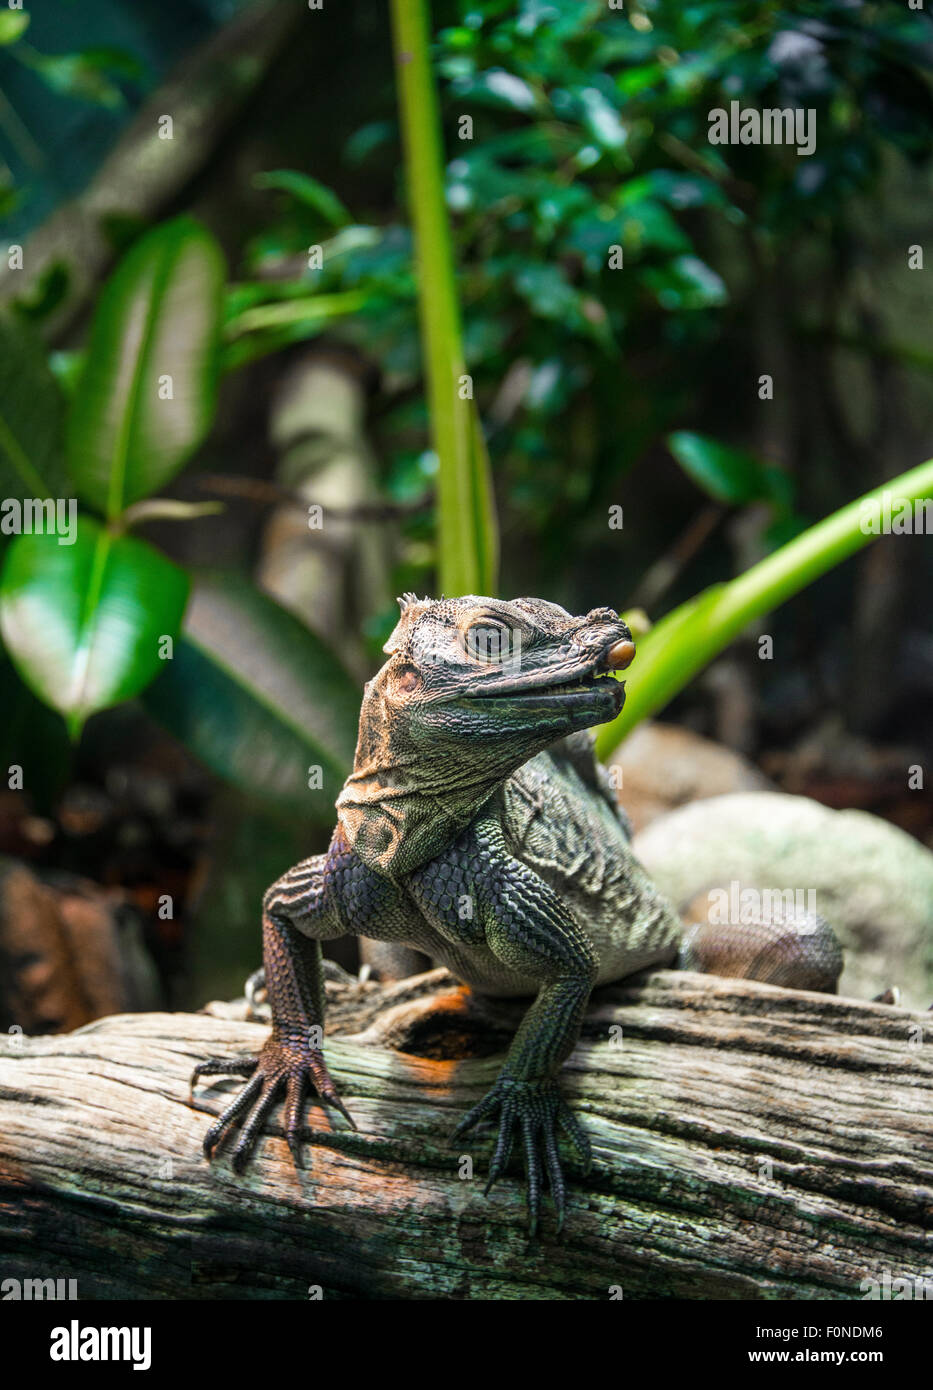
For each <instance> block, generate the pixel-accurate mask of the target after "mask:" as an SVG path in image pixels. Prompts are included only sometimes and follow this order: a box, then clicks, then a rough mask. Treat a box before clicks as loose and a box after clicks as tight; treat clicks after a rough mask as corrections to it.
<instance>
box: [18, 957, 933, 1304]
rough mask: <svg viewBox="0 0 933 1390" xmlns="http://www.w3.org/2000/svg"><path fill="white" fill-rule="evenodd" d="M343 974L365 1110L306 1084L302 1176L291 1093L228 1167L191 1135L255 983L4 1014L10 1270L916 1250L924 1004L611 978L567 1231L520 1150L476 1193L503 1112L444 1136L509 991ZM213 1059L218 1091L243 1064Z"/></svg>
mask: <svg viewBox="0 0 933 1390" xmlns="http://www.w3.org/2000/svg"><path fill="white" fill-rule="evenodd" d="M327 989H328V998H329V1006H330V1013H329V1029H328V1031H329V1035H330V1036H329V1038H328V1042H327V1046H326V1051H327V1055H328V1058H329V1062H330V1067H331V1070H332V1072H333V1074H334V1076H335V1077H336V1078H337V1081H338V1084H339V1086H340V1088H341V1091H342V1094H343V1097H344V1099H345V1101H346V1103H347V1105H348V1107H349V1109H350V1111H351V1113H352V1114H353V1116H354V1118H355V1120H356V1123H357V1124H358V1125H359V1133H358V1134H355V1133H353V1132H351V1131H350V1130H349V1129H348V1128H347V1127H346V1125H345V1124H344V1122H343V1121H342V1120H341V1119H340V1118H339V1117H338V1118H337V1119H336V1121H334V1122H333V1123H331V1122H330V1121H329V1120H327V1119H326V1118H324V1117H323V1116H322V1113H321V1111H320V1110H318V1109H316V1108H314V1107H311V1109H310V1123H311V1125H313V1127H314V1134H315V1144H314V1146H313V1151H309V1152H308V1154H307V1156H306V1164H307V1166H306V1167H305V1169H304V1171H302V1172H301V1173H298V1172H296V1171H295V1170H294V1168H293V1167H292V1163H291V1159H290V1156H289V1153H288V1150H287V1148H286V1145H285V1143H284V1140H283V1138H282V1129H281V1116H280V1115H279V1114H276V1116H275V1117H274V1119H273V1121H272V1122H271V1125H270V1133H269V1134H267V1135H266V1137H265V1138H264V1139H263V1140H262V1142H261V1146H260V1150H259V1153H258V1155H257V1157H256V1158H255V1159H254V1160H253V1163H252V1164H251V1165H250V1167H249V1168H248V1169H247V1172H246V1173H245V1175H243V1176H242V1177H237V1176H235V1175H234V1174H233V1172H232V1170H231V1168H230V1165H229V1161H228V1160H227V1159H226V1158H224V1157H223V1156H221V1157H220V1158H219V1159H216V1160H215V1162H214V1164H213V1166H208V1164H207V1163H206V1162H205V1161H204V1159H203V1157H202V1155H201V1140H202V1137H203V1134H204V1130H205V1128H206V1126H207V1124H208V1119H207V1116H206V1115H205V1114H202V1113H198V1112H197V1111H196V1110H194V1109H192V1108H190V1106H189V1104H188V1077H189V1074H190V1072H191V1069H192V1067H193V1066H194V1064H195V1063H196V1062H198V1061H200V1060H201V1059H203V1058H204V1057H206V1056H209V1055H211V1054H215V1053H219V1054H226V1053H229V1054H230V1055H231V1056H232V1055H234V1054H235V1053H238V1052H242V1051H255V1050H256V1049H257V1047H258V1046H259V1044H260V1043H261V1042H262V1040H263V1039H264V1037H265V1036H266V1030H265V1028H264V1027H263V1026H260V1025H257V1024H255V1023H248V1022H245V1021H243V1020H242V1017H237V1016H236V1015H237V1014H238V1013H240V1014H242V1006H239V1008H238V1007H237V1006H235V1005H218V1006H212V1009H211V1011H209V1012H208V1013H205V1014H197V1015H191V1014H158V1013H149V1014H124V1015H120V1016H116V1017H112V1018H106V1019H102V1020H99V1021H98V1022H96V1023H93V1024H90V1025H89V1026H88V1027H85V1028H83V1029H81V1030H80V1031H79V1032H76V1033H71V1034H66V1035H61V1036H54V1037H44V1038H28V1039H27V1038H15V1037H14V1038H11V1039H9V1040H4V1042H3V1044H2V1050H0V1278H4V1277H8V1276H15V1277H18V1278H20V1279H24V1278H34V1277H46V1276H54V1277H74V1278H76V1279H77V1281H78V1296H79V1298H102V1297H103V1298H108V1297H150V1298H152V1297H158V1298H166V1297H167V1298H192V1297H194V1298H208V1299H210V1298H230V1297H233V1298H238V1297H240V1298H242V1297H280V1298H302V1299H303V1298H308V1297H309V1296H314V1293H315V1291H316V1290H317V1289H319V1290H320V1291H321V1292H322V1293H323V1296H324V1297H346V1296H350V1297H367V1298H372V1297H405V1298H424V1297H427V1298H458V1299H459V1298H495V1299H500V1298H505V1299H522V1298H597V1299H600V1298H601V1299H608V1298H610V1297H613V1296H615V1297H618V1296H619V1291H620V1290H621V1291H622V1292H623V1293H624V1296H625V1297H626V1298H640V1297H671V1298H789V1299H795V1298H831V1299H858V1298H861V1297H864V1296H866V1289H867V1288H868V1285H866V1284H863V1281H866V1280H869V1279H872V1278H874V1279H877V1280H879V1281H880V1280H881V1279H882V1277H883V1275H884V1272H885V1271H888V1272H889V1274H890V1277H892V1278H903V1277H911V1278H916V1277H919V1276H922V1275H923V1274H924V1273H926V1274H927V1275H928V1276H929V1274H930V1271H931V1267H933V1241H931V1226H933V1141H931V1135H930V1114H931V1109H933V1105H931V1102H933V1048H931V1046H930V1041H929V1035H930V1028H931V1024H930V1019H929V1016H927V1015H923V1014H915V1013H910V1012H908V1011H907V1010H904V1009H898V1008H891V1007H888V1006H886V1005H881V1004H864V1003H860V1002H857V1001H854V1000H851V999H839V998H836V997H833V996H825V995H817V994H807V993H796V992H791V991H787V990H781V989H777V988H773V987H771V986H767V985H760V984H754V983H750V982H747V981H743V980H714V979H712V978H710V977H706V976H701V975H695V974H690V973H682V974H678V973H674V972H660V973H656V974H654V975H651V976H648V977H647V978H646V979H643V980H641V981H636V982H629V983H627V984H624V985H616V986H612V987H609V988H605V989H602V990H600V991H598V992H597V993H596V995H595V996H594V999H593V1003H592V1006H591V1008H590V1011H589V1013H588V1015H587V1020H586V1026H585V1030H584V1035H583V1039H582V1041H581V1043H580V1045H579V1046H578V1048H577V1049H576V1051H575V1052H574V1054H573V1056H572V1058H571V1059H570V1061H569V1063H568V1064H567V1066H566V1067H565V1069H564V1088H565V1093H566V1094H567V1096H568V1098H569V1099H570V1100H571V1102H572V1103H573V1104H574V1105H575V1108H576V1110H577V1112H578V1113H579V1114H581V1115H582V1117H583V1119H584V1122H585V1123H586V1125H587V1128H588V1130H589V1133H590V1135H591V1138H592V1141H593V1147H594V1154H595V1163H594V1166H593V1171H592V1172H591V1174H590V1175H589V1176H588V1177H583V1176H581V1175H580V1174H579V1173H576V1172H570V1183H569V1195H570V1209H569V1212H568V1217H567V1222H566V1226H565V1230H564V1233H563V1235H562V1236H561V1237H558V1236H557V1235H556V1234H555V1231H554V1221H553V1213H552V1211H551V1210H550V1208H548V1210H547V1211H546V1213H545V1217H544V1220H543V1229H542V1232H541V1234H540V1236H539V1238H538V1239H537V1240H536V1241H534V1242H531V1243H529V1240H528V1237H527V1234H526V1225H525V1210H524V1200H523V1192H522V1186H521V1182H520V1180H519V1177H518V1175H517V1174H515V1175H510V1176H509V1177H507V1178H506V1179H504V1180H502V1181H501V1182H500V1184H499V1185H498V1186H497V1187H496V1189H494V1191H493V1193H492V1194H491V1196H490V1197H489V1198H485V1197H484V1196H483V1193H482V1187H483V1174H484V1172H485V1167H486V1158H487V1155H488V1150H489V1140H488V1138H484V1140H483V1141H482V1142H478V1141H475V1140H473V1141H471V1142H470V1143H469V1144H468V1143H467V1141H466V1140H460V1141H458V1143H457V1145H456V1146H453V1147H452V1146H451V1144H450V1142H449V1135H450V1133H451V1131H452V1129H453V1127H454V1124H455V1122H456V1121H457V1119H458V1118H459V1117H461V1116H462V1115H463V1114H464V1113H465V1110H466V1107H467V1106H469V1105H471V1104H474V1103H475V1102H476V1101H477V1100H478V1099H479V1098H480V1096H481V1095H482V1094H483V1093H484V1091H485V1090H486V1088H487V1087H488V1086H489V1085H490V1084H491V1082H492V1080H493V1078H494V1076H495V1074H496V1071H497V1069H498V1065H499V1059H498V1058H493V1057H491V1056H490V1055H489V1053H490V1051H492V1050H499V1049H501V1047H502V1045H503V1043H504V1041H505V1040H506V1039H507V1037H508V1036H509V1035H510V1033H511V1031H512V1029H513V1028H514V1025H515V1020H516V1019H517V1018H518V1017H519V1016H520V1014H521V1012H522V1006H521V1005H520V1004H515V1003H501V1002H497V1003H492V1002H490V1001H481V1000H479V999H477V998H475V997H473V996H471V995H470V994H469V992H468V991H466V990H465V989H463V988H461V987H458V986H457V985H456V983H455V981H453V980H452V978H451V977H450V976H449V975H447V974H446V972H445V971H442V970H435V971H431V972H430V973H429V974H427V975H422V976H419V977H417V978H415V979H414V980H408V981H404V982H401V983H400V984H397V985H392V986H380V985H375V984H372V983H368V984H362V985H361V984H359V983H358V982H356V981H351V980H350V977H346V976H345V977H343V980H342V981H329V982H328V986H327ZM218 1015H222V1016H218ZM399 1048H403V1049H405V1050H404V1051H399V1050H394V1049H399ZM416 1053H417V1054H419V1055H415V1054H416ZM482 1054H485V1055H482ZM210 1080H213V1081H215V1084H214V1085H208V1084H204V1085H202V1087H200V1088H199V1090H198V1092H197V1096H198V1098H199V1103H200V1104H202V1105H203V1106H204V1107H205V1109H209V1110H210V1112H212V1113H216V1112H217V1110H218V1109H219V1108H220V1107H221V1105H223V1104H226V1103H227V1102H228V1101H229V1098H230V1095H231V1094H232V1093H233V1091H234V1090H235V1087H236V1085H237V1084H238V1083H236V1082H235V1081H233V1080H227V1079H214V1078H210ZM469 1155H472V1157H473V1159H474V1160H475V1169H476V1175H475V1177H473V1178H472V1179H471V1178H470V1177H469V1176H468V1173H469V1161H468V1157H467V1156H469Z"/></svg>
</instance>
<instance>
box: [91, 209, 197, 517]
mask: <svg viewBox="0 0 933 1390" xmlns="http://www.w3.org/2000/svg"><path fill="white" fill-rule="evenodd" d="M223 282H224V263H223V257H222V255H221V252H220V248H219V247H218V245H217V243H216V241H215V240H214V238H213V237H212V236H211V235H210V233H209V232H207V231H206V230H205V229H204V228H203V227H201V226H200V225H199V224H198V223H197V222H195V221H193V220H192V219H191V218H189V217H179V218H176V219H175V220H174V221H172V222H167V223H164V224H163V225H162V226H160V227H156V228H155V229H154V230H153V231H152V232H149V233H148V234H147V235H146V236H145V237H143V239H142V240H141V241H139V242H137V244H136V245H135V246H134V247H133V248H132V250H131V251H130V252H129V254H128V255H127V256H126V257H125V258H124V259H123V261H121V263H120V265H119V266H118V267H117V269H116V271H115V272H114V274H113V275H112V276H111V278H110V280H109V281H108V283H107V285H106V287H105V289H104V291H103V294H102V295H101V297H100V301H99V303H98V306H97V312H96V313H95V315H94V321H93V323H92V325H91V332H90V337H89V341H88V347H87V359H86V363H85V366H84V370H83V372H82V373H81V377H80V379H79V381H78V383H77V386H76V389H75V398H74V405H73V407H72V411H71V418H70V422H69V430H68V458H69V462H70V465H71V472H72V475H73V477H74V479H75V483H76V485H77V488H78V493H79V495H80V496H81V497H82V498H84V500H85V501H86V502H88V503H89V504H90V505H91V506H93V507H95V508H97V509H99V510H100V511H102V512H104V513H105V514H106V515H107V516H108V517H109V518H115V517H118V516H119V515H120V513H121V512H122V511H123V510H124V508H125V507H127V506H129V505H130V503H131V502H137V501H139V499H140V498H142V497H148V496H149V495H150V494H151V493H153V492H156V491H157V490H158V489H159V488H160V487H163V486H164V485H165V483H167V482H168V481H169V480H170V479H171V478H173V477H174V476H175V474H176V473H177V472H178V471H179V469H180V468H181V467H182V465H183V464H184V463H185V460H186V459H187V458H188V457H189V456H190V455H191V454H192V453H193V452H194V450H195V449H196V448H197V447H198V445H199V444H200V443H201V441H202V440H203V439H204V437H205V435H206V434H207V432H208V430H209V428H210V425H211V421H212V419H213V416H214V409H215V405H216V397H217V375H218V354H217V346H218V338H219V328H220V315H221V294H222V290H223ZM169 392H170V393H171V398H170V399H165V398H164V397H167V396H168V395H169Z"/></svg>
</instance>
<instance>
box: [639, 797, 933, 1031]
mask: <svg viewBox="0 0 933 1390" xmlns="http://www.w3.org/2000/svg"><path fill="white" fill-rule="evenodd" d="M634 849H635V853H636V854H637V855H638V857H639V858H640V859H641V861H642V863H643V864H644V865H645V868H646V869H647V870H648V872H649V873H650V874H651V876H652V878H653V879H654V880H655V882H656V883H657V884H658V887H659V888H660V889H661V891H662V892H663V893H665V894H666V896H667V897H668V898H670V899H671V901H672V902H673V903H674V904H675V906H676V907H677V909H678V911H679V912H680V913H681V915H682V916H683V917H684V920H685V921H687V920H693V921H695V920H698V919H703V918H705V917H706V915H707V913H708V911H709V906H710V896H709V895H710V893H711V892H726V893H728V892H729V891H730V886H731V885H735V887H734V889H733V890H732V891H733V892H737V893H741V891H742V890H743V889H745V888H754V889H756V890H758V891H759V892H760V891H761V890H763V889H766V888H767V889H776V890H779V891H782V892H784V893H785V894H786V893H788V891H791V892H794V893H800V894H801V895H802V900H803V902H804V904H805V906H807V907H808V908H809V909H810V910H815V911H816V912H817V913H819V914H820V915H821V916H823V917H825V918H826V919H827V920H828V921H829V922H830V923H831V924H832V926H833V927H834V929H835V931H836V933H837V935H838V936H839V938H840V940H841V941H842V944H843V947H844V948H845V952H846V967H845V970H844V972H843V975H842V979H841V981H840V985H839V992H840V994H848V995H852V996H854V997H857V998H862V999H871V998H873V997H874V996H875V995H877V994H879V993H880V992H882V991H883V990H885V989H888V988H890V987H891V986H896V987H897V988H898V989H899V990H900V993H901V1002H902V1003H903V1004H904V1005H905V1007H908V1008H915V1009H927V1008H928V1007H929V1006H930V1004H931V1002H933V854H931V852H930V851H929V850H928V849H925V848H924V846H923V845H921V844H920V843H919V842H918V841H916V840H914V839H913V838H912V837H911V836H910V835H907V834H906V833H905V832H904V831H903V830H898V829H897V828H896V827H895V826H893V825H890V824H889V823H888V822H887V821H884V820H881V819H879V818H878V817H877V816H872V815H869V814H868V813H867V812H865V811H833V810H830V809H829V808H828V807H826V806H822V805H820V804H819V803H818V802H816V801H811V800H810V799H809V798H808V797H804V796H786V795H784V794H782V793H778V792H748V793H738V794H734V795H728V796H716V797H711V798H708V799H706V800H702V801H693V802H691V803H690V805H688V806H684V807H681V808H680V809H679V810H676V811H671V812H670V813H669V814H667V815H665V816H662V817H661V818H660V819H658V820H655V821H653V822H652V824H651V825H649V826H648V827H647V828H646V829H644V830H642V831H641V832H640V833H639V834H638V835H636V837H635V841H634Z"/></svg>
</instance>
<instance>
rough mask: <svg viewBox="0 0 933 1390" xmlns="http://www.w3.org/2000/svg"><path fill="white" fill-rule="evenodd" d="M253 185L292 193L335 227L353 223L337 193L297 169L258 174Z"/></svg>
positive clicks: (274, 170)
mask: <svg viewBox="0 0 933 1390" xmlns="http://www.w3.org/2000/svg"><path fill="white" fill-rule="evenodd" d="M253 183H254V184H255V185H256V187H257V188H277V189H280V190H281V191H282V192H283V193H290V194H291V196H292V197H293V198H297V200H298V202H300V203H303V204H304V206H305V207H308V208H311V209H312V211H314V212H316V213H318V214H319V215H320V216H321V217H323V218H324V219H325V221H327V222H330V223H331V224H332V225H333V226H334V227H345V226H347V225H348V223H349V222H351V221H352V218H351V217H350V214H349V213H348V212H347V210H346V208H345V207H344V205H343V203H342V202H341V201H340V199H339V198H338V197H337V195H336V193H334V192H333V191H332V190H331V189H329V188H327V187H325V185H324V184H323V183H319V182H318V181H317V179H312V178H311V177H310V175H308V174H302V173H301V172H300V171H299V170H297V169H273V170H271V171H270V172H269V173H268V174H257V175H256V177H255V178H254V179H253Z"/></svg>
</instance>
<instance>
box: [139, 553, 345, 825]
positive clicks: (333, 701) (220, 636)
mask: <svg viewBox="0 0 933 1390" xmlns="http://www.w3.org/2000/svg"><path fill="white" fill-rule="evenodd" d="M361 694H362V692H361V691H360V690H359V688H358V687H357V685H356V682H355V681H354V680H353V679H352V677H351V676H349V675H348V674H347V672H346V671H345V670H344V668H343V667H342V666H341V664H340V662H339V661H338V659H337V657H336V656H335V655H334V654H333V653H332V652H331V651H330V650H329V648H328V647H327V646H326V645H325V644H324V643H323V642H322V641H321V639H320V638H319V637H317V636H316V635H315V634H314V633H312V632H310V631H309V630H308V629H307V628H306V627H305V626H304V624H303V623H301V622H300V621H299V620H298V619H297V618H296V617H294V616H293V615H292V614H291V613H288V612H286V610H285V609H284V608H282V607H280V606H279V604H277V603H275V602H274V601H273V600H272V599H270V598H267V597H266V596H265V595H264V594H261V593H259V592H258V591H257V590H256V589H255V588H254V587H253V586H252V585H251V584H250V583H248V582H247V581H246V580H245V579H243V578H241V577H239V576H236V575H206V576H202V577H200V578H199V579H198V580H197V582H196V585H195V589H194V592H193V594H192V599H191V603H190V605H189V608H188V614H187V617H186V620H185V627H184V631H183V634H182V638H181V640H180V642H179V643H178V644H177V646H176V652H175V659H174V661H173V662H171V663H169V664H168V665H167V666H166V670H165V672H164V674H163V675H162V676H161V678H160V679H159V680H158V681H156V682H155V684H154V685H152V686H151V687H150V688H149V689H148V690H147V691H146V693H145V696H144V697H143V699H144V703H145V706H146V708H147V709H148V710H149V712H150V713H151V714H152V715H153V716H154V718H156V719H157V720H158V721H159V723H161V724H162V725H164V727H165V728H167V729H168V730H169V732H170V733H172V734H174V735H175V737H176V738H178V739H179V740H180V741H181V742H182V743H184V744H185V746H186V747H187V748H188V749H189V750H190V751H191V752H192V753H194V754H195V756H196V757H198V758H199V759H200V760H201V761H202V762H203V763H205V764H206V765H207V766H208V767H209V768H210V769H211V770H212V771H213V772H215V773H216V774H217V775H218V776H219V777H222V778H225V779H226V780H227V781H229V782H232V783H233V784H234V785H235V786H237V787H239V788H240V789H241V790H243V791H246V792H247V793H249V794H250V795H252V796H256V797H259V798H260V799H262V800H264V801H266V802H268V803H272V804H275V805H278V806H279V807H280V808H283V809H286V810H288V811H289V812H293V813H297V814H300V815H303V816H307V817H308V819H309V820H310V821H315V822H317V823H320V824H322V825H329V824H333V820H334V801H335V799H336V797H337V793H338V792H339V790H340V787H341V786H342V784H343V781H344V778H345V777H346V775H347V773H348V772H349V770H350V768H351V767H352V765H353V755H354V750H355V747H356V733H357V726H358V722H359V711H360V699H361ZM314 768H320V770H321V781H322V785H321V786H320V787H317V786H314V785H310V786H309V782H312V783H313V782H314V781H315V780H316V778H315V776H314V773H313V769H314Z"/></svg>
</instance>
